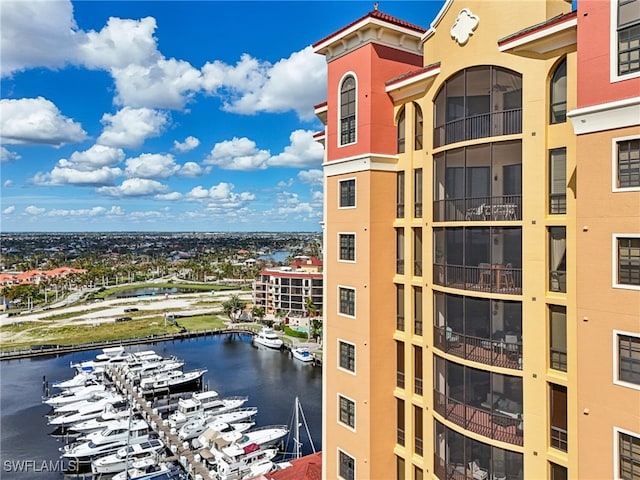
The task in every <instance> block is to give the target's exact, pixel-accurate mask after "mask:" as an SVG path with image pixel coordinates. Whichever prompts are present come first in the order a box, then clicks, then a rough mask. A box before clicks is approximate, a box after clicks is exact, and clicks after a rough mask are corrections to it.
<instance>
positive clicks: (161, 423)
mask: <svg viewBox="0 0 640 480" xmlns="http://www.w3.org/2000/svg"><path fill="white" fill-rule="evenodd" d="M105 373H106V375H107V376H108V377H109V379H110V380H111V382H112V383H113V385H114V386H115V387H116V389H117V390H118V391H119V392H120V393H121V394H123V395H125V396H126V397H128V398H131V400H132V402H134V405H135V407H136V408H137V409H138V411H139V412H140V414H141V415H142V418H144V419H145V420H146V421H147V422H148V423H149V426H150V427H151V428H152V429H153V430H154V431H155V432H157V433H158V436H159V437H160V439H161V440H162V441H163V442H164V443H165V445H166V446H167V448H168V449H169V450H170V451H171V453H172V454H173V456H172V457H171V458H169V459H167V460H168V461H175V460H177V461H178V463H180V465H182V467H183V468H184V470H185V471H186V472H187V475H189V477H190V478H193V479H194V480H205V479H209V478H212V477H210V476H209V470H207V468H206V467H205V466H204V464H203V463H202V462H201V461H198V460H197V459H196V454H194V453H193V451H192V450H191V449H190V448H189V443H188V442H183V441H181V440H180V439H179V438H178V435H176V434H175V433H171V429H170V428H169V425H168V422H167V420H164V419H163V418H162V417H161V416H160V414H159V412H158V409H156V408H152V407H151V401H150V400H147V399H145V398H144V396H143V395H142V394H141V393H140V392H139V391H138V390H137V389H136V388H135V387H134V386H133V385H131V384H130V383H129V382H128V381H127V380H126V379H125V378H124V377H123V376H122V375H121V374H120V372H119V371H118V369H117V367H109V368H108V369H106V370H105Z"/></svg>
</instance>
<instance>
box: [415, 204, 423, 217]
mask: <svg viewBox="0 0 640 480" xmlns="http://www.w3.org/2000/svg"><path fill="white" fill-rule="evenodd" d="M413 216H414V217H416V218H422V202H415V203H414V204H413Z"/></svg>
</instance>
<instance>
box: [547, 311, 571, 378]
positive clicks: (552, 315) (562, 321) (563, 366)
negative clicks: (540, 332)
mask: <svg viewBox="0 0 640 480" xmlns="http://www.w3.org/2000/svg"><path fill="white" fill-rule="evenodd" d="M549 336H550V338H549V346H550V348H549V355H550V358H549V364H550V366H551V368H553V369H554V370H560V371H562V372H566V371H567V307H562V306H559V305H549Z"/></svg>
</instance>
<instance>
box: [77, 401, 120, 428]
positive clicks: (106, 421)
mask: <svg viewBox="0 0 640 480" xmlns="http://www.w3.org/2000/svg"><path fill="white" fill-rule="evenodd" d="M116 405H117V404H109V405H106V406H105V407H104V409H103V410H102V413H101V414H100V415H99V416H97V417H95V418H92V419H90V420H85V421H83V422H78V423H75V424H73V425H71V426H70V427H69V429H70V430H73V431H75V432H79V433H82V434H85V435H86V434H87V433H91V432H95V431H97V430H102V429H104V428H106V427H108V426H109V425H110V422H113V421H114V420H122V419H124V418H128V417H129V415H130V414H131V412H130V411H129V408H126V407H127V404H126V402H123V406H122V407H123V408H118V407H117V406H116Z"/></svg>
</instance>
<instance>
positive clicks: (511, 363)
mask: <svg viewBox="0 0 640 480" xmlns="http://www.w3.org/2000/svg"><path fill="white" fill-rule="evenodd" d="M433 304H434V315H433V328H434V330H433V338H434V345H435V347H436V348H439V349H440V350H442V351H443V352H447V353H450V354H452V355H455V356H457V357H460V358H464V359H467V360H471V361H474V362H479V363H484V364H486V365H494V366H497V367H503V368H514V369H522V304H521V303H520V302H512V301H504V300H490V299H487V298H474V297H465V296H461V295H451V294H446V293H440V292H436V293H434V298H433Z"/></svg>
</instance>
